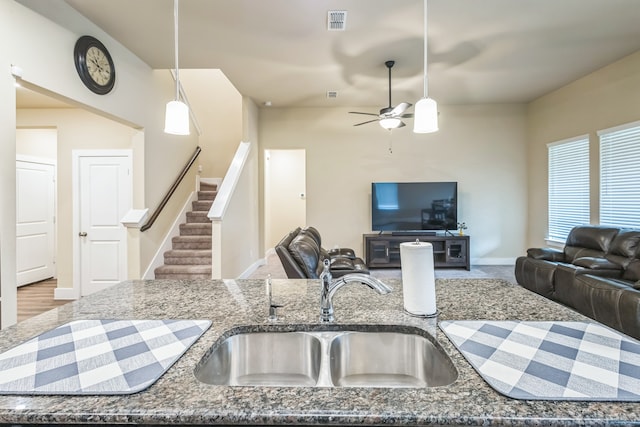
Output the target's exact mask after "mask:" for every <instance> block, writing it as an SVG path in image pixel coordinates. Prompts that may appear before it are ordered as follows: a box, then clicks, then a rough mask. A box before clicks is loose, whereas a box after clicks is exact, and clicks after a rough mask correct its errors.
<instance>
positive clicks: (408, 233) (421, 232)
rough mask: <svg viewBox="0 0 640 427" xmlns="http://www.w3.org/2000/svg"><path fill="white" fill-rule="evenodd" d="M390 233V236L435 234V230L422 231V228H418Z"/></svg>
mask: <svg viewBox="0 0 640 427" xmlns="http://www.w3.org/2000/svg"><path fill="white" fill-rule="evenodd" d="M391 235H392V236H435V235H436V232H435V231H424V230H418V231H392V232H391Z"/></svg>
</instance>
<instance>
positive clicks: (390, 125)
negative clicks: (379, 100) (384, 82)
mask: <svg viewBox="0 0 640 427" xmlns="http://www.w3.org/2000/svg"><path fill="white" fill-rule="evenodd" d="M395 63H396V62H395V61H387V62H385V63H384V65H386V66H387V68H388V69H389V106H388V107H385V108H383V109H381V110H380V114H375V113H362V112H359V111H349V113H350V114H364V115H366V116H377V118H376V119H373V120H367V121H366V122H362V123H356V124H355V125H354V126H361V125H364V124H367V123H373V122H379V123H380V126H382V127H383V128H385V129H388V130H391V129H396V128H401V127H403V126H405V124H404V122H403V121H402V120H400V119H404V118H410V117H413V114H409V113H407V114H405V111H406V110H407V108H409V107H411V105H412V104H409V103H408V102H402V103H400V104H398V105H396V106H395V107H392V106H391V68H392V67H393V65H394V64H395Z"/></svg>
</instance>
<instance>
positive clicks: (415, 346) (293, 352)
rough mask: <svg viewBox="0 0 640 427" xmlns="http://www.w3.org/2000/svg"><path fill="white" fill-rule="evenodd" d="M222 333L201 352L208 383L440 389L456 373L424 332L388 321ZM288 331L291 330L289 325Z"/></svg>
mask: <svg viewBox="0 0 640 427" xmlns="http://www.w3.org/2000/svg"><path fill="white" fill-rule="evenodd" d="M260 328H265V329H269V328H270V327H269V326H264V327H262V326H257V327H256V326H253V327H241V328H238V329H236V330H235V331H227V333H225V334H224V335H223V336H222V337H221V339H219V340H218V341H217V342H216V343H214V345H213V346H212V347H211V349H210V350H209V351H208V352H207V353H206V354H205V355H204V356H203V357H202V359H201V360H200V362H199V363H198V365H197V366H196V368H195V371H194V373H195V376H196V378H197V379H198V380H200V381H201V382H203V383H206V384H212V385H225V386H273V387H413V388H424V387H438V386H445V385H448V384H451V383H453V382H454V381H455V380H456V379H457V378H458V371H457V370H456V368H455V367H454V365H453V362H451V359H449V356H447V354H446V353H445V351H444V350H443V349H442V347H441V346H440V344H439V343H438V342H437V341H436V340H435V339H434V338H433V337H432V336H431V335H429V334H428V333H427V332H426V331H424V330H422V329H419V328H414V327H407V326H397V327H394V326H391V325H386V326H385V325H375V326H372V325H368V326H367V325H351V326H350V325H328V326H327V325H322V324H321V325H298V326H297V328H298V330H296V325H290V326H288V327H287V328H288V330H287V331H278V330H262V331H258V332H256V329H260ZM292 329H293V330H292Z"/></svg>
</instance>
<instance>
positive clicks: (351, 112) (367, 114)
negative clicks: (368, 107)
mask: <svg viewBox="0 0 640 427" xmlns="http://www.w3.org/2000/svg"><path fill="white" fill-rule="evenodd" d="M349 114H364V115H366V116H377V114H374V113H361V112H360V111H349Z"/></svg>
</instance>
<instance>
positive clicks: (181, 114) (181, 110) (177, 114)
mask: <svg viewBox="0 0 640 427" xmlns="http://www.w3.org/2000/svg"><path fill="white" fill-rule="evenodd" d="M173 30H174V41H175V54H176V99H175V100H174V101H170V102H168V103H167V108H166V112H165V116H164V131H165V133H170V134H173V135H189V107H188V106H187V104H185V103H184V102H182V101H180V68H179V67H178V0H173Z"/></svg>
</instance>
